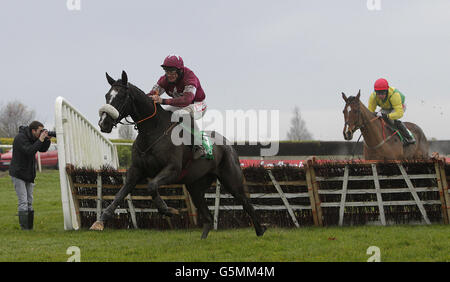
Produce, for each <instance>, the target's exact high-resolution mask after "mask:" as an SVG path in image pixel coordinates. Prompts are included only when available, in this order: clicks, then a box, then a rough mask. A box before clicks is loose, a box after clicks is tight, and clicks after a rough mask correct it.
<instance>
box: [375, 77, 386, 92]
mask: <svg viewBox="0 0 450 282" xmlns="http://www.w3.org/2000/svg"><path fill="white" fill-rule="evenodd" d="M374 88H375V90H388V89H389V83H388V82H387V80H386V79H384V78H380V79H377V81H375V86H374Z"/></svg>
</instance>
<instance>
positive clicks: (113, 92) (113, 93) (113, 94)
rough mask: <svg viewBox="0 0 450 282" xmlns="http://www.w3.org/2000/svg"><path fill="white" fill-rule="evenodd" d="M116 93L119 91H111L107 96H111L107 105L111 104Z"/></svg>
mask: <svg viewBox="0 0 450 282" xmlns="http://www.w3.org/2000/svg"><path fill="white" fill-rule="evenodd" d="M117 93H119V91H117V90H116V89H113V90H111V92H110V93H109V95H111V96H110V97H109V101H108V104H111V102H112V100H114V98H115V97H116V95H117Z"/></svg>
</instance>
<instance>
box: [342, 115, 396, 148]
mask: <svg viewBox="0 0 450 282" xmlns="http://www.w3.org/2000/svg"><path fill="white" fill-rule="evenodd" d="M377 119H380V121H381V128H382V132H383V141H381V142H380V143H379V144H377V145H376V146H372V147H371V146H368V145H367V143H366V141H365V140H364V145H365V146H366V147H367V148H369V149H372V150H374V149H377V148H379V147H381V146H383V145H384V143H386V142H387V141H388V140H389V139H391V138H392V137H393V136H394V135H395V134H397V133H398V130H395V132H394V133H393V134H391V135H390V136H389V137H388V138H386V133H385V131H384V128H385V126H386V125H387V126H389V125H388V124H387V123H386V122H385V121H384V120H383V119H382V118H380V117H379V116H375V117H374V118H372V119H370V120H369V123H372V122H373V121H374V120H377ZM360 121H361V110H360V109H359V107H358V124H361V122H360ZM345 124H346V125H348V122H347V121H345ZM365 126H366V124H365V123H364V122H362V125H360V126H358V127H357V128H356V129H355V130H357V129H362V128H364V127H365ZM389 128H391V127H390V126H389ZM391 129H392V128H391ZM361 136H362V133H361V135H360V136H359V138H358V141H356V143H358V142H359V139H360V138H361ZM355 148H356V145H355V147H354V148H353V153H354V151H355Z"/></svg>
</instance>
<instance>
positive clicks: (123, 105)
mask: <svg viewBox="0 0 450 282" xmlns="http://www.w3.org/2000/svg"><path fill="white" fill-rule="evenodd" d="M117 86H121V87H124V88H125V89H127V97H126V98H125V99H126V100H125V102H124V103H123V104H122V106H121V107H120V109H119V110H118V111H119V113H120V112H121V110H122V109H123V108H124V107H125V106H126V104H127V103H128V99H129V98H130V97H131V95H130V93H128V90H129V89H130V88H129V87H128V85H120V84H118V85H117ZM156 95H158V96H159V93H158V91H156ZM131 99H133V98H131ZM132 105H133V108H134V110H135V112H136V108H135V106H134V103H133V104H132ZM153 106H154V109H155V110H154V111H153V113H152V114H151V115H149V116H147V117H145V118H143V119H141V120H139V121H137V122H129V121H128V120H127V122H128V123H129V124H128V125H135V128H136V127H137V125H138V124H139V123H141V122H144V121H146V120H149V119H151V118H153V117H155V116H156V113H157V107H156V101H153ZM121 119H122V118H121V116H119V117H118V118H117V120H118V121H116V122H114V125H116V124H118V123H120V124H123V123H122V122H120V120H121ZM125 120H126V117H125ZM176 125H177V123H173V124H172V125H170V126H169V127H168V128H167V129H166V130H165V131H164V133H163V134H162V135H161V136H159V137H158V138H157V139H156V140H155V141H153V142H152V143H151V144H150V145H149V146H148V147H147V149H145V151H141V150H139V148H138V146H136V149H137V150H138V151H139V153H140V154H142V155H145V153H147V152H148V151H149V150H150V149H151V148H152V147H153V146H154V145H156V144H157V143H158V142H159V141H160V140H161V139H162V138H163V137H164V136H166V135H168V134H169V132H170V131H171V130H172V129H173V128H174V127H175V126H176Z"/></svg>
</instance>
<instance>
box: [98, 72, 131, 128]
mask: <svg viewBox="0 0 450 282" xmlns="http://www.w3.org/2000/svg"><path fill="white" fill-rule="evenodd" d="M106 79H107V80H108V83H109V84H110V85H111V88H110V89H109V91H108V93H106V95H105V99H106V104H105V105H103V106H102V107H101V108H100V109H99V115H100V120H99V122H98V125H99V126H100V130H101V131H102V132H105V133H110V132H111V131H112V128H113V127H114V126H116V125H117V123H119V122H120V121H121V120H122V119H123V118H124V117H126V116H128V115H129V106H130V102H129V101H130V93H129V85H128V77H127V73H126V72H125V71H122V79H119V80H117V81H116V80H114V79H113V78H112V77H110V76H109V75H108V73H106Z"/></svg>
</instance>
